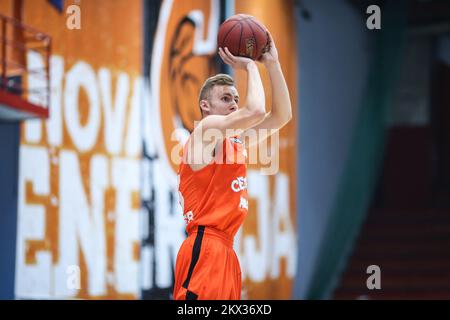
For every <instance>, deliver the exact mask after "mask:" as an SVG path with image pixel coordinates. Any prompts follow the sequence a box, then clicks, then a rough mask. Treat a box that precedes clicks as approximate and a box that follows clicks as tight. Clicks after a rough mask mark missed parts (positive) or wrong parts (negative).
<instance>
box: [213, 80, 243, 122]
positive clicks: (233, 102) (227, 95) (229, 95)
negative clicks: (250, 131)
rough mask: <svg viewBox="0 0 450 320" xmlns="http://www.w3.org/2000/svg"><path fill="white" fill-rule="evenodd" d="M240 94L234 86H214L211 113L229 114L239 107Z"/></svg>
mask: <svg viewBox="0 0 450 320" xmlns="http://www.w3.org/2000/svg"><path fill="white" fill-rule="evenodd" d="M238 103H239V94H238V92H237V90H236V88H235V87H233V86H214V87H213V88H212V90H211V93H210V99H209V104H210V110H211V114H217V115H227V114H230V113H232V112H234V111H236V110H237V109H238Z"/></svg>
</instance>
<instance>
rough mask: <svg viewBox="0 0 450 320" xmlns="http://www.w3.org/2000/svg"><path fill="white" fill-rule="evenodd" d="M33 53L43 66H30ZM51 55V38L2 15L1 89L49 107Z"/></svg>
mask: <svg viewBox="0 0 450 320" xmlns="http://www.w3.org/2000/svg"><path fill="white" fill-rule="evenodd" d="M32 52H33V53H37V54H39V57H40V58H41V59H42V62H43V64H42V67H41V66H39V67H37V68H36V67H34V66H31V68H30V67H29V66H28V63H27V60H28V55H29V54H30V53H32ZM50 55H51V37H50V36H49V35H47V34H45V33H43V32H41V31H39V30H36V29H35V28H33V27H30V26H27V25H25V24H23V23H22V22H20V21H19V20H16V19H13V18H11V17H7V16H5V15H2V14H0V90H4V91H6V92H8V93H12V94H15V95H18V96H20V97H21V98H22V99H24V100H26V101H28V102H29V103H32V104H35V105H38V106H40V107H43V108H48V107H49V104H50Z"/></svg>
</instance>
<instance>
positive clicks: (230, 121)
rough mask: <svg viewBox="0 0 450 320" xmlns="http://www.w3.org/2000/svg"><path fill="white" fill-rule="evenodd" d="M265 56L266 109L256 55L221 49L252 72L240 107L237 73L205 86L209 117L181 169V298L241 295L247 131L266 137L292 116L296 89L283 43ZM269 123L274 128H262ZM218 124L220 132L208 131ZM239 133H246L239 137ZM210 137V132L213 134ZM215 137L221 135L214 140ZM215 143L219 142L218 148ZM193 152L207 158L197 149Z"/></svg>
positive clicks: (204, 108)
mask: <svg viewBox="0 0 450 320" xmlns="http://www.w3.org/2000/svg"><path fill="white" fill-rule="evenodd" d="M269 37H270V48H269V50H268V51H267V52H266V53H264V54H263V55H262V57H261V59H260V62H262V63H263V64H264V66H265V67H266V69H267V71H268V74H269V76H270V82H271V89H272V108H271V111H270V112H269V113H266V111H265V97H264V89H263V85H262V81H261V78H260V75H259V71H258V67H257V65H256V63H255V61H253V60H251V59H249V58H245V57H238V56H233V55H232V54H231V53H230V52H229V51H228V49H227V48H225V49H224V50H222V48H219V55H220V57H221V58H222V60H223V61H224V62H225V63H226V64H228V65H230V66H231V67H232V68H233V69H235V70H237V69H242V70H245V71H246V72H247V98H246V101H245V103H244V105H243V106H242V107H240V108H239V107H238V103H239V94H238V92H237V90H236V88H235V86H234V82H233V79H232V78H231V77H229V76H227V75H221V74H219V75H216V76H214V77H211V78H209V79H207V80H206V82H205V84H204V85H203V87H202V89H201V91H200V97H199V106H200V109H201V112H202V120H201V121H200V122H199V123H198V124H197V126H196V127H195V128H194V130H193V132H192V134H191V136H190V138H189V140H188V142H187V143H186V146H185V148H184V152H183V160H182V162H181V164H180V168H179V178H180V185H179V191H180V200H181V204H182V206H183V214H184V218H185V221H186V224H187V226H186V231H187V233H188V237H187V238H186V240H185V241H184V242H183V244H182V245H181V247H180V250H179V252H178V256H177V261H176V266H175V285H174V299H176V300H184V299H186V300H189V299H208V300H212V299H220V300H225V299H227V300H228V299H230V300H238V299H240V297H241V287H242V282H241V270H240V266H239V261H238V258H237V256H236V254H235V252H234V250H233V247H232V246H233V238H234V236H235V234H236V232H237V231H238V229H239V227H240V226H241V225H242V223H243V221H244V218H245V216H246V214H247V210H248V201H247V180H246V165H245V163H244V162H242V161H236V158H235V156H236V155H237V157H239V158H240V159H243V158H244V157H245V156H244V154H243V152H244V146H243V143H242V142H241V141H242V140H244V139H243V138H244V137H245V135H246V134H247V133H248V132H249V131H250V130H254V131H255V132H256V134H257V136H258V141H262V140H264V139H266V138H267V135H268V134H271V133H273V132H274V130H270V129H275V130H277V129H280V128H281V127H283V126H284V125H285V124H286V123H287V122H288V121H289V120H290V119H291V117H292V111H291V102H290V98H289V91H288V88H287V85H286V81H285V79H284V75H283V72H282V70H281V66H280V63H279V60H278V52H277V49H276V46H275V43H274V41H273V39H272V37H271V36H270V34H269ZM260 129H268V130H260ZM208 130H213V131H214V132H215V133H216V134H215V135H214V136H213V137H212V136H211V135H207V134H205V132H208ZM236 133H239V134H240V135H241V137H240V138H241V139H238V138H236ZM206 136H208V137H206ZM211 141H213V142H211ZM211 145H212V146H213V147H212V148H211ZM193 153H196V154H197V155H200V157H196V156H192V154H193Z"/></svg>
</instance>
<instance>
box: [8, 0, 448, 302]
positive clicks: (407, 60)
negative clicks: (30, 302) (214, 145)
mask: <svg viewBox="0 0 450 320" xmlns="http://www.w3.org/2000/svg"><path fill="white" fill-rule="evenodd" d="M237 13H246V14H251V15H253V16H255V17H256V18H257V19H258V20H259V21H261V22H262V23H263V24H265V25H266V26H267V28H268V29H269V30H270V31H271V33H272V35H273V37H274V39H275V41H276V44H277V48H278V51H279V55H280V61H281V65H282V68H283V71H284V74H285V77H286V80H287V83H288V87H289V91H290V95H291V100H292V105H293V120H292V121H291V122H290V123H289V124H288V125H286V126H285V127H284V128H283V129H282V130H281V131H280V135H279V141H274V140H273V139H272V140H271V141H270V143H271V146H272V147H275V148H276V149H274V150H278V151H277V152H276V155H274V157H276V158H277V160H278V163H279V170H278V172H277V173H276V174H274V175H264V174H261V170H260V169H261V168H262V167H265V166H267V163H262V161H260V164H258V165H249V167H248V193H249V214H248V216H247V218H246V221H245V223H244V225H243V227H242V228H241V230H240V231H239V233H238V235H237V237H236V239H235V243H234V247H235V250H236V252H237V254H238V256H239V260H240V263H241V268H242V273H243V274H242V278H243V295H242V298H243V299H449V298H450V95H449V92H450V2H448V1H444V0H428V1H427V0H410V1H406V0H405V1H401V0H398V1H388V0H384V1H366V0H359V1H358V0H320V1H317V0H302V1H300V0H279V1H269V0H259V1H251V0H190V1H189V0H161V1H149V0H0V82H1V83H0V148H1V150H2V152H1V156H0V250H1V252H2V256H1V259H0V299H172V286H173V281H174V275H173V269H174V264H175V259H176V254H177V252H178V248H179V246H180V245H181V243H182V241H183V240H184V238H185V237H186V233H185V230H184V229H185V224H184V220H183V216H182V212H181V207H180V205H179V198H178V190H177V187H178V181H177V163H176V158H177V154H176V152H174V150H177V145H179V144H180V143H183V142H184V141H185V140H186V138H187V136H188V135H189V132H190V131H191V130H192V128H193V125H194V121H195V120H198V119H200V113H199V110H198V107H197V97H198V92H199V89H200V87H201V85H202V84H203V81H204V80H205V79H206V78H207V77H209V76H211V75H213V74H215V73H218V72H228V73H230V72H231V70H229V69H228V68H227V67H226V66H224V65H223V64H222V63H221V61H220V59H219V58H218V55H217V43H216V41H217V31H218V28H219V25H220V23H221V22H223V21H224V20H225V19H226V18H227V17H229V16H231V15H233V14H237ZM260 71H261V74H262V78H263V82H264V86H265V88H266V101H270V97H271V92H270V79H269V78H268V75H267V73H266V71H265V70H264V69H263V68H260ZM233 76H234V77H235V78H236V80H237V88H238V90H239V92H240V95H241V97H245V80H246V79H245V74H241V73H236V74H234V75H233ZM269 110H270V105H268V106H267V111H269ZM260 160H261V159H260Z"/></svg>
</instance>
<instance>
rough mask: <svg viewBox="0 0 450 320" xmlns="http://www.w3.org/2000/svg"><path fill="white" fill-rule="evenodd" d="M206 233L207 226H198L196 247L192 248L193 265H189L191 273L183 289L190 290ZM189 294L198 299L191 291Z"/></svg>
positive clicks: (189, 272)
mask: <svg viewBox="0 0 450 320" xmlns="http://www.w3.org/2000/svg"><path fill="white" fill-rule="evenodd" d="M204 231H205V226H198V229H197V236H196V237H195V241H194V247H193V248H192V260H191V264H190V265H189V271H188V274H187V277H186V280H184V282H183V288H185V289H188V287H189V282H190V281H191V277H192V273H193V272H194V268H195V265H196V264H197V261H198V258H199V257H200V249H201V247H202V240H203V233H204ZM188 293H191V294H190V296H191V295H195V298H194V299H196V298H197V295H196V294H195V293H193V292H191V291H189V290H188Z"/></svg>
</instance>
